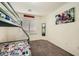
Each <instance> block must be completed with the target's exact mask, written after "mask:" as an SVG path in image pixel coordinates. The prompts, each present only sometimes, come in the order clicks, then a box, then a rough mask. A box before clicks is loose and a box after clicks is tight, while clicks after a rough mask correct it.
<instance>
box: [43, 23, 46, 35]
mask: <svg viewBox="0 0 79 59" xmlns="http://www.w3.org/2000/svg"><path fill="white" fill-rule="evenodd" d="M42 36H46V23H42Z"/></svg>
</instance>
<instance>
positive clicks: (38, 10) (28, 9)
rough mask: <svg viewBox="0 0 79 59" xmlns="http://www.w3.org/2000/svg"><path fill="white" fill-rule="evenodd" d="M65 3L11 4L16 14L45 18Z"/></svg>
mask: <svg viewBox="0 0 79 59" xmlns="http://www.w3.org/2000/svg"><path fill="white" fill-rule="evenodd" d="M63 4H65V2H11V5H12V6H13V8H14V9H15V11H16V12H19V13H25V14H32V15H39V16H45V15H48V14H50V13H51V12H52V11H54V10H56V9H57V8H59V7H60V6H62V5H63Z"/></svg>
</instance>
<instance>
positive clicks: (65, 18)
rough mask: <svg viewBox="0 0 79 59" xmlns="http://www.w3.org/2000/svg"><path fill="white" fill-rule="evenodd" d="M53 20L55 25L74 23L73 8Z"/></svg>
mask: <svg viewBox="0 0 79 59" xmlns="http://www.w3.org/2000/svg"><path fill="white" fill-rule="evenodd" d="M55 18H56V22H55V23H56V25H58V24H64V23H71V22H74V21H75V8H71V9H69V10H66V11H64V12H62V13H60V14H57V15H56V16H55Z"/></svg>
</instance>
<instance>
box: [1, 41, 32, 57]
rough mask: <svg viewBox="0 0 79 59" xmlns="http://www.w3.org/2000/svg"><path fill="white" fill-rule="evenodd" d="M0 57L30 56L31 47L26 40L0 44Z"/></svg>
mask: <svg viewBox="0 0 79 59" xmlns="http://www.w3.org/2000/svg"><path fill="white" fill-rule="evenodd" d="M0 56H31V47H30V45H29V43H28V41H27V40H18V41H10V42H3V43H0Z"/></svg>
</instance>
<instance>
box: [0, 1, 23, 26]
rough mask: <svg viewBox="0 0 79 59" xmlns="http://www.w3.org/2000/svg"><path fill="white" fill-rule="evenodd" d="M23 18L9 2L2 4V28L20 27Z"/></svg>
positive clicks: (0, 19) (0, 20) (0, 14)
mask: <svg viewBox="0 0 79 59" xmlns="http://www.w3.org/2000/svg"><path fill="white" fill-rule="evenodd" d="M21 22H22V20H21V18H20V17H19V16H18V14H17V13H16V12H15V10H14V8H13V7H12V6H11V4H10V3H9V2H0V27H19V26H21Z"/></svg>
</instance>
